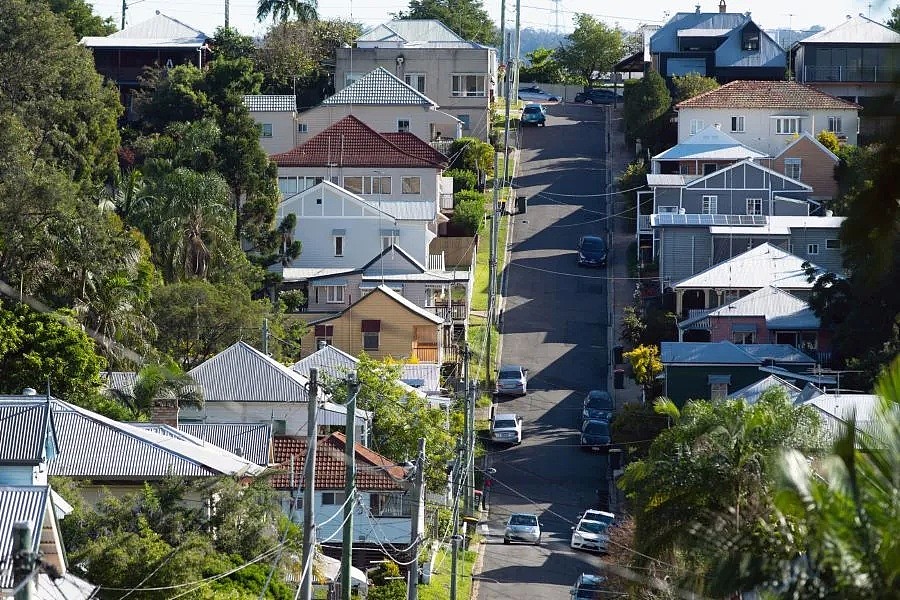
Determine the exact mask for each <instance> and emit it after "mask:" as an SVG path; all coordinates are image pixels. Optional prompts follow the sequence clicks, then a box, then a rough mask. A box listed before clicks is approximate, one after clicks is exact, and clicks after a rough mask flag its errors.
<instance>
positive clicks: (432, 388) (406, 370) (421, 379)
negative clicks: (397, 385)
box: [400, 363, 441, 393]
mask: <svg viewBox="0 0 900 600" xmlns="http://www.w3.org/2000/svg"><path fill="white" fill-rule="evenodd" d="M400 380H401V381H402V382H404V383H406V384H407V385H410V386H412V387H414V388H416V389H418V390H421V391H423V392H425V393H434V392H439V391H441V365H438V364H435V363H415V364H412V363H410V364H405V365H403V368H402V370H401V372H400Z"/></svg>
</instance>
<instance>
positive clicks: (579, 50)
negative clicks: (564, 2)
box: [556, 13, 623, 87]
mask: <svg viewBox="0 0 900 600" xmlns="http://www.w3.org/2000/svg"><path fill="white" fill-rule="evenodd" d="M622 43H623V40H622V32H621V31H619V30H618V29H616V28H614V27H609V26H608V25H606V23H604V22H603V21H601V20H599V19H597V18H596V17H593V16H591V15H589V14H585V13H579V14H576V15H575V31H573V32H572V33H570V34H569V35H568V36H566V43H565V44H564V45H563V46H562V47H560V48H559V49H558V50H557V51H556V60H557V61H558V62H559V63H560V64H561V65H562V66H563V67H564V68H565V69H566V70H567V71H568V72H569V73H570V74H571V75H572V76H576V77H578V78H579V80H580V81H581V82H582V83H583V84H584V85H585V86H586V87H593V85H594V83H595V82H596V81H597V80H598V79H600V78H602V77H604V76H605V75H606V74H607V73H609V72H610V71H612V68H613V65H615V64H616V62H617V61H619V60H620V59H621V58H622Z"/></svg>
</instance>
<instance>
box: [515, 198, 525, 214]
mask: <svg viewBox="0 0 900 600" xmlns="http://www.w3.org/2000/svg"><path fill="white" fill-rule="evenodd" d="M527 209H528V198H527V197H526V196H516V213H517V214H520V215H524V214H525V211H526V210H527Z"/></svg>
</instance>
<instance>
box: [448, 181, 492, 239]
mask: <svg viewBox="0 0 900 600" xmlns="http://www.w3.org/2000/svg"><path fill="white" fill-rule="evenodd" d="M453 203H454V206H453V218H451V219H450V223H451V225H453V226H454V227H456V228H459V229H460V230H461V231H462V232H463V233H464V234H465V235H476V234H477V233H478V232H479V231H481V227H482V225H483V224H484V194H481V193H479V192H475V191H471V190H466V191H462V192H459V193H458V194H454V197H453Z"/></svg>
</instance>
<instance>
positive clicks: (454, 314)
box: [428, 302, 469, 323]
mask: <svg viewBox="0 0 900 600" xmlns="http://www.w3.org/2000/svg"><path fill="white" fill-rule="evenodd" d="M428 308H429V309H430V310H431V312H433V313H434V314H436V315H437V316H439V317H440V318H442V319H443V320H444V323H450V322H459V321H465V320H466V317H467V316H468V314H469V311H468V310H467V307H466V303H465V302H454V303H453V304H447V303H438V304H435V305H434V306H429V307H428Z"/></svg>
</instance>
